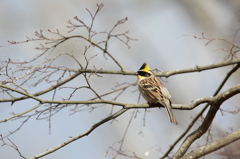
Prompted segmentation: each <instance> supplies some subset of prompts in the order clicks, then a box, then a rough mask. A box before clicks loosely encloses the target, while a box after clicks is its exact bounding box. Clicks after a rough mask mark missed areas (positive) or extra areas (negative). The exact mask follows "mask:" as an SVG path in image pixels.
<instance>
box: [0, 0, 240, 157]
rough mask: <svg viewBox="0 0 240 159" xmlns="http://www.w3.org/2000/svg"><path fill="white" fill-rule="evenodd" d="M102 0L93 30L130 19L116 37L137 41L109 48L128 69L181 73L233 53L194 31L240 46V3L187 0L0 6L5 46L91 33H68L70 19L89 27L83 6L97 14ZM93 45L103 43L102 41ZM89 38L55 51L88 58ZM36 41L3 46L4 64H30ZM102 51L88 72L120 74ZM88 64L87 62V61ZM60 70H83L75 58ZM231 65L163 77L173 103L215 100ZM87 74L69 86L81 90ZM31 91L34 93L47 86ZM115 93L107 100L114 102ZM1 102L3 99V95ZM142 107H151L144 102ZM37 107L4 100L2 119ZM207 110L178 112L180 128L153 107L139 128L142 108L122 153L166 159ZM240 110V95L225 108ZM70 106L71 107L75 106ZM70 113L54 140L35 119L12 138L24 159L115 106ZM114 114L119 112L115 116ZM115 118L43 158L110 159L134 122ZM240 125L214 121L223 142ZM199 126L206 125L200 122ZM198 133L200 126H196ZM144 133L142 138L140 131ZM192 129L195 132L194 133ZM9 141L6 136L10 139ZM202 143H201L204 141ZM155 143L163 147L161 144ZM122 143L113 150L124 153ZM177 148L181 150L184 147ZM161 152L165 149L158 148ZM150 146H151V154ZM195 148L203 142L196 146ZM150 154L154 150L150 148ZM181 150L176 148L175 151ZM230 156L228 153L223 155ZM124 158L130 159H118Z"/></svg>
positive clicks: (57, 0)
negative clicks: (37, 37)
mask: <svg viewBox="0 0 240 159" xmlns="http://www.w3.org/2000/svg"><path fill="white" fill-rule="evenodd" d="M96 3H104V7H103V9H102V10H101V11H100V12H99V14H98V15H97V18H96V21H95V23H94V30H97V31H105V30H107V31H109V30H110V29H111V28H112V27H113V26H114V25H115V23H116V22H117V21H118V20H120V19H123V18H125V17H127V18H128V21H127V22H125V23H124V24H123V25H121V26H119V27H118V28H117V29H116V30H115V32H114V33H121V32H124V31H126V30H129V36H130V37H132V38H134V39H138V41H133V42H130V46H131V49H128V48H127V47H126V46H125V45H123V44H122V43H120V42H118V41H117V40H113V41H112V42H110V44H109V52H110V53H111V54H112V55H113V56H114V57H115V58H116V59H118V60H119V62H120V63H121V64H122V66H123V67H124V68H125V69H126V70H131V71H137V70H138V69H139V68H140V67H141V65H142V64H143V63H144V62H147V63H148V64H149V65H150V67H151V68H152V69H154V68H159V69H161V70H163V71H170V70H176V69H184V68H192V67H195V66H196V65H199V66H203V65H208V64H213V63H218V62H221V61H222V60H223V58H224V56H225V55H226V53H225V52H224V51H221V49H222V48H229V45H226V44H225V43H223V42H221V41H214V42H212V43H211V44H209V45H208V46H205V43H206V42H207V41H205V40H197V39H194V38H193V37H191V36H182V35H184V34H191V35H195V36H197V37H201V35H202V33H204V35H205V37H210V38H214V37H217V38H226V39H227V40H229V41H231V42H234V43H235V44H238V43H239V32H238V30H239V26H240V25H239V22H240V19H239V11H240V10H239V9H240V1H238V0H230V1H224V0H213V1H208V2H207V1H200V0H197V1H188V0H182V1H177V0H158V1H156V0H148V1H138V0H128V1H110V0H105V1H99V0H92V1H89V0H68V1H63V0H52V1H47V0H41V1H40V0H35V1H31V0H21V1H13V0H9V1H5V0H2V1H0V35H1V36H0V46H1V45H5V44H7V41H8V40H9V41H23V40H25V39H26V36H28V37H32V38H34V32H35V31H39V30H40V29H42V30H43V31H44V33H46V35H49V36H51V34H49V33H47V30H48V29H50V30H53V31H54V30H55V29H59V31H60V32H61V33H62V34H63V35H66V36H69V35H75V34H85V32H84V31H83V29H82V30H81V29H77V30H76V31H74V32H72V33H70V34H68V33H67V31H68V29H67V28H66V26H67V25H68V24H67V21H68V20H71V21H73V22H74V20H73V17H75V16H77V17H78V18H79V19H81V20H83V21H84V22H86V23H89V22H90V16H89V14H88V12H87V11H86V9H85V8H88V9H89V10H90V11H92V12H94V11H95V10H96ZM95 40H101V36H100V37H98V38H97V39H95ZM82 41H83V40H78V39H75V40H70V41H68V42H66V43H64V44H62V45H61V46H60V47H58V48H57V49H56V50H55V52H54V54H55V55H56V54H59V53H62V52H73V53H74V54H75V55H76V56H77V57H78V58H83V57H82V56H81V55H79V53H80V52H81V51H83V50H82V46H83V43H82ZM37 44H38V43H37V42H31V43H26V44H19V45H14V46H8V47H1V48H0V60H1V61H4V60H7V59H8V58H11V59H19V60H26V61H27V60H30V59H32V58H33V57H35V56H36V55H37V54H38V53H39V51H38V50H35V49H34V48H35V47H37V46H38V45H37ZM94 54H98V56H97V57H96V58H95V59H93V61H92V63H91V65H90V66H89V68H93V66H95V67H97V68H98V69H100V68H103V69H110V70H116V69H118V67H117V66H116V64H115V63H113V61H112V60H110V59H108V60H106V59H105V58H104V57H103V56H102V54H101V51H99V50H97V49H96V50H95V49H92V50H91V51H90V53H89V57H90V56H91V55H94ZM81 60H82V62H83V63H84V60H83V59H81ZM56 65H58V66H67V67H70V68H75V69H76V68H77V65H76V64H74V63H73V62H72V61H71V60H69V59H67V58H66V59H65V58H60V59H59V60H58V61H56ZM231 68H232V67H225V68H220V69H214V70H210V71H203V72H200V73H191V74H182V75H174V76H171V77H170V78H168V79H165V78H163V79H164V81H167V82H165V83H164V84H165V85H166V87H167V88H168V90H169V92H170V93H171V95H172V101H173V103H177V104H188V103H190V102H191V101H192V100H194V99H197V98H200V97H205V96H211V95H212V94H213V93H214V92H215V90H216V89H217V87H218V86H219V84H220V83H221V81H222V80H223V78H224V77H225V73H226V72H227V71H228V70H230V69H231ZM239 78H240V74H239V71H238V72H237V73H235V74H234V75H233V76H232V77H231V78H230V79H229V81H228V82H227V84H226V85H225V86H224V88H223V90H226V89H228V88H229V87H231V86H233V85H236V84H238V83H239ZM81 80H83V79H82V78H81V77H79V78H77V79H76V80H74V81H73V82H72V83H71V84H69V85H66V86H72V87H73V86H76V87H77V86H80V85H82V83H81ZM135 81H136V77H134V76H114V75H105V76H103V77H102V78H98V77H92V78H91V82H92V85H93V87H94V88H95V89H96V90H97V91H98V92H99V94H102V93H106V92H109V91H110V90H111V88H114V86H115V85H116V83H123V82H129V83H130V82H135ZM41 86H42V87H35V88H31V90H30V92H32V93H34V92H37V91H39V90H41V89H42V88H47V87H48V86H45V85H41ZM136 89H137V88H136V87H135V88H131V89H130V91H129V92H128V93H125V94H123V95H122V96H121V97H120V98H118V101H121V102H124V103H136V102H137V99H138V93H137V92H136V93H131V92H133V91H135V90H136ZM92 95H93V94H92V93H91V92H89V91H88V92H84V91H79V92H78V93H77V94H75V96H74V98H73V100H87V99H90V98H91V97H92ZM65 96H68V92H67V91H66V92H63V91H62V92H61V91H60V92H59V93H58V94H57V98H58V99H60V98H61V97H65ZM112 97H113V96H110V97H106V99H112ZM1 98H3V97H1ZM41 98H43V99H51V95H50V94H47V95H45V96H41ZM140 102H142V103H143V102H145V101H144V100H143V99H141V101H140ZM36 103H37V102H35V101H33V100H26V101H21V102H19V103H15V104H14V105H13V106H10V104H11V103H0V117H1V120H2V119H5V118H7V117H9V116H10V114H9V113H10V112H13V111H14V112H15V113H20V112H22V111H24V110H25V109H26V108H31V107H33V106H34V105H35V104H36ZM202 107H203V106H199V107H198V108H196V109H194V110H192V111H178V110H174V111H173V112H174V114H175V116H176V118H177V120H178V122H179V125H177V126H176V125H174V124H171V123H170V122H169V119H168V116H167V114H166V111H165V110H164V109H161V110H159V109H157V108H154V109H150V110H149V112H148V113H147V118H146V126H145V127H144V128H141V127H142V126H141V124H142V118H143V116H144V111H143V110H141V111H140V112H139V113H138V116H137V118H135V119H134V120H133V122H132V123H131V126H130V129H129V131H128V133H127V136H126V139H125V142H124V144H123V150H130V151H134V152H135V153H136V154H137V155H138V156H139V157H142V158H146V159H154V158H157V157H161V156H162V155H163V153H164V152H166V151H167V149H168V148H169V145H171V144H172V143H173V142H174V141H175V140H176V139H177V138H178V137H179V135H180V134H181V133H182V132H183V131H184V130H185V129H186V127H187V126H188V124H189V123H190V122H191V119H192V117H194V116H195V115H196V114H197V113H198V112H199V111H200V110H201V108H202ZM237 107H239V95H238V96H236V98H234V99H231V100H229V101H228V102H225V103H224V104H223V106H222V108H225V109H228V110H235V109H237ZM69 109H70V108H69ZM69 109H68V108H67V109H64V110H63V111H61V112H60V113H59V114H57V115H56V116H54V117H53V118H52V128H51V135H49V133H48V132H49V129H48V121H46V120H35V118H32V119H31V120H30V121H28V122H27V124H25V125H24V126H23V127H22V128H21V130H19V131H18V132H17V133H15V134H13V135H12V136H10V139H11V140H12V141H13V142H14V143H15V144H16V145H17V146H18V148H19V149H20V151H21V152H22V154H23V155H24V156H25V157H32V156H34V155H37V154H40V153H42V152H44V151H46V150H47V149H50V148H53V147H56V146H57V145H59V144H60V143H62V142H64V141H66V140H68V139H69V136H76V135H78V134H81V133H84V132H85V131H86V130H88V129H89V128H90V127H91V126H92V124H94V123H96V122H98V121H99V120H101V119H103V118H105V117H107V116H108V115H109V113H110V110H111V107H110V106H106V107H103V108H99V109H96V110H94V111H93V112H91V113H90V112H89V111H83V112H80V113H76V114H74V115H72V116H69V114H70V113H71V112H70V111H69ZM116 110H117V109H115V110H114V111H116ZM132 111H133V110H129V111H127V112H126V113H125V114H123V115H122V116H120V117H118V118H117V122H113V124H110V122H108V123H105V124H104V125H101V126H100V127H98V128H97V129H95V130H94V131H93V132H92V133H91V134H90V135H89V136H87V137H84V138H82V139H80V140H77V141H75V142H73V143H71V144H69V145H67V146H65V147H64V148H62V149H60V150H58V151H56V152H55V153H53V154H50V155H48V156H45V157H43V159H50V158H51V159H53V158H58V159H66V158H71V159H79V158H88V159H91V158H99V159H100V158H111V155H112V153H111V151H109V154H108V156H107V157H104V154H105V152H106V151H107V150H108V148H109V146H111V145H112V144H113V143H115V142H116V141H120V140H121V138H122V136H123V134H124V131H125V130H126V127H127V124H128V122H129V119H130V117H131V112H132ZM237 120H239V117H237V116H236V115H235V116H234V115H231V114H228V115H226V116H222V115H221V114H220V113H218V114H217V118H216V119H214V121H213V125H212V128H213V134H214V135H213V136H214V137H215V138H214V139H215V140H216V139H218V138H219V137H222V136H223V135H225V133H226V132H229V131H230V130H229V128H233V130H236V129H239V123H237V122H235V121H237ZM21 121H22V120H21V119H20V120H16V121H8V122H6V123H1V124H0V134H3V135H6V134H7V133H8V131H13V130H15V129H16V128H17V127H18V126H19V125H20V124H21ZM198 124H200V122H198ZM195 128H196V127H195ZM141 129H142V131H143V135H139V134H138V133H139V132H140V131H141ZM192 130H193V129H192ZM5 140H6V139H5ZM204 143H205V141H204V140H199V141H198V144H199V145H201V144H204ZM156 145H157V146H156ZM118 146H119V144H116V145H115V146H114V148H116V149H118ZM178 146H179V145H178ZM158 147H160V148H161V151H162V152H163V153H162V152H159V151H156V149H157V148H158ZM151 148H152V149H151ZM193 148H197V144H196V143H195V144H194V145H193ZM150 149H151V150H150ZM149 150H150V154H149V155H148V156H145V152H146V151H149ZM174 150H175V151H176V150H177V149H174ZM0 156H1V158H4V159H10V158H11V159H12V158H14V159H18V158H20V157H19V155H18V154H17V152H16V151H15V150H13V149H12V148H11V147H7V146H3V147H0ZM218 157H219V156H217V154H214V155H210V156H209V158H218ZM221 157H224V156H221ZM118 158H119V159H122V158H125V157H123V156H118Z"/></svg>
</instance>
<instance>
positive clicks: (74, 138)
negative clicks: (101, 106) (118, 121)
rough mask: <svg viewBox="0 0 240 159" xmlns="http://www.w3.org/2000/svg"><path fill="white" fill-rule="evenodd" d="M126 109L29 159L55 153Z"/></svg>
mask: <svg viewBox="0 0 240 159" xmlns="http://www.w3.org/2000/svg"><path fill="white" fill-rule="evenodd" d="M126 111H127V109H121V110H119V111H118V112H116V113H115V114H113V115H111V116H109V117H107V118H105V119H103V120H102V121H100V122H98V123H96V124H94V125H93V126H92V127H91V128H90V129H89V130H87V131H86V132H85V133H83V134H79V135H77V136H75V137H72V138H71V139H69V140H67V141H65V142H63V143H61V144H60V145H58V146H56V147H55V148H52V149H49V150H47V151H45V152H43V153H41V154H39V155H36V156H34V157H31V158H29V159H37V158H41V157H43V156H46V155H48V154H50V153H53V152H55V151H57V150H59V149H60V148H62V147H64V146H66V145H68V144H70V143H71V142H73V141H75V140H77V139H80V138H82V137H84V136H87V135H89V134H90V133H91V132H92V131H93V130H94V129H96V128H97V127H98V126H100V125H102V124H104V123H106V122H108V121H109V120H112V119H115V118H117V117H118V116H119V115H121V114H123V113H124V112H126Z"/></svg>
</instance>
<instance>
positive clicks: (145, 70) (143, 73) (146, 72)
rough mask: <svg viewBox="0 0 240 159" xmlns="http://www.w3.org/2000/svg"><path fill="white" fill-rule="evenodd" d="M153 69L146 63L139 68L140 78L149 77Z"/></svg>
mask: <svg viewBox="0 0 240 159" xmlns="http://www.w3.org/2000/svg"><path fill="white" fill-rule="evenodd" d="M150 72H151V69H150V67H149V66H148V65H147V63H144V64H143V65H142V66H141V68H140V69H139V70H138V72H137V73H138V76H137V77H138V79H143V78H145V77H149V76H150V75H151V73H150Z"/></svg>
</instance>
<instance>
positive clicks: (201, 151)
mask: <svg viewBox="0 0 240 159" xmlns="http://www.w3.org/2000/svg"><path fill="white" fill-rule="evenodd" d="M239 139H240V129H239V130H237V131H234V132H233V133H231V134H229V135H227V136H225V137H223V138H221V139H219V140H217V141H214V142H212V143H210V144H208V145H205V146H202V147H200V148H198V149H196V150H194V151H192V152H190V153H188V154H187V155H185V156H183V157H182V158H181V159H188V158H199V157H202V156H204V155H207V154H209V153H211V152H214V151H216V150H218V149H220V148H222V147H224V146H226V145H229V144H231V143H232V142H235V141H237V140H239Z"/></svg>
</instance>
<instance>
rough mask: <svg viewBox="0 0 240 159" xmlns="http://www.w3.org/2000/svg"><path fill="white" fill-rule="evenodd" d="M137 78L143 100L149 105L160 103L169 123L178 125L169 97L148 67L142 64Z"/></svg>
mask: <svg viewBox="0 0 240 159" xmlns="http://www.w3.org/2000/svg"><path fill="white" fill-rule="evenodd" d="M136 74H137V77H138V89H139V91H140V93H141V95H142V96H143V98H144V99H145V100H146V101H147V102H148V104H149V105H151V103H160V104H161V105H162V106H164V107H165V108H166V110H167V113H168V116H169V118H170V121H171V122H172V123H174V124H176V125H177V124H178V122H177V120H176V118H175V117H174V115H173V113H172V109H171V107H172V106H171V100H170V99H171V95H170V93H169V92H168V90H167V88H166V87H165V86H164V85H163V84H162V82H161V81H160V80H159V79H158V78H157V77H156V75H155V74H154V73H153V72H152V71H151V69H150V67H149V66H148V65H147V64H146V63H144V64H143V65H142V67H141V68H140V69H139V70H138V71H137V73H136Z"/></svg>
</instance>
